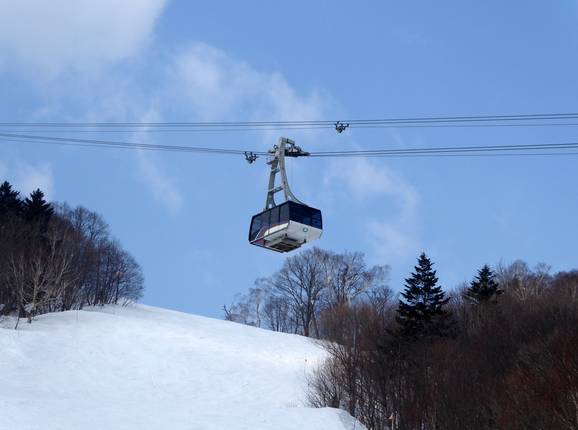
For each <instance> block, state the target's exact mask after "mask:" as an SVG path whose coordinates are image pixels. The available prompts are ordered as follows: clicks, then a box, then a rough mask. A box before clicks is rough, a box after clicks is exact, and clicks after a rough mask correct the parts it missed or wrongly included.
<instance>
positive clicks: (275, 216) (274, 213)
mask: <svg viewBox="0 0 578 430" xmlns="http://www.w3.org/2000/svg"><path fill="white" fill-rule="evenodd" d="M270 212H271V218H270V219H269V225H277V224H279V206H275V207H274V208H273V209H271V211H270Z"/></svg>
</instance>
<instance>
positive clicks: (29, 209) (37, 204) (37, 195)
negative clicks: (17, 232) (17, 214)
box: [23, 189, 54, 222]
mask: <svg viewBox="0 0 578 430" xmlns="http://www.w3.org/2000/svg"><path fill="white" fill-rule="evenodd" d="M23 212H24V218H25V219H26V220H27V221H44V222H48V221H49V220H50V218H51V217H52V214H53V213H54V209H52V205H51V204H50V203H48V202H47V201H46V200H44V193H43V192H42V191H40V190H39V189H37V190H36V191H33V192H32V193H31V194H30V197H27V198H26V199H25V200H24V204H23Z"/></svg>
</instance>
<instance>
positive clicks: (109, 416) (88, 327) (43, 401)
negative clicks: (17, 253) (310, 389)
mask: <svg viewBox="0 0 578 430" xmlns="http://www.w3.org/2000/svg"><path fill="white" fill-rule="evenodd" d="M9 324H11V322H10V321H6V320H5V321H4V322H3V325H4V326H5V327H8V326H9ZM20 327H21V328H19V329H18V330H17V331H15V330H12V329H10V328H4V329H0V411H2V424H1V427H2V428H18V429H21V430H23V429H105V428H111V429H112V428H114V429H119V430H120V429H126V430H129V429H130V430H133V429H134V430H137V429H162V428H172V429H300V430H307V429H316V430H319V429H351V428H353V427H354V425H353V424H354V423H353V419H352V418H351V417H350V416H349V415H347V414H346V413H344V412H343V411H338V410H335V409H313V408H308V407H307V406H306V396H305V391H306V386H307V382H306V374H307V373H308V372H310V371H311V370H312V369H314V368H315V367H316V366H317V365H318V363H319V362H320V361H321V360H322V359H323V357H324V352H323V351H322V350H321V349H320V348H319V347H318V346H317V345H315V344H314V343H313V342H312V341H310V340H309V339H307V338H303V337H300V336H294V335H287V334H282V333H274V332H269V331H266V330H261V329H257V328H253V327H247V326H243V325H239V324H235V323H230V322H226V321H220V320H215V319H210V318H204V317H199V316H194V315H188V314H184V313H179V312H174V311H168V310H163V309H158V308H153V307H148V306H142V305H138V306H131V307H127V308H120V307H115V306H109V307H105V308H99V309H95V310H85V311H78V312H77V311H69V312H63V313H56V314H47V315H43V316H40V317H38V319H37V320H36V321H34V322H33V324H31V325H28V324H25V323H24V324H21V325H20ZM356 428H358V429H359V428H360V426H359V424H358V425H357V426H356Z"/></svg>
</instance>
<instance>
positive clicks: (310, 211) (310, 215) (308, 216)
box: [290, 202, 323, 229]
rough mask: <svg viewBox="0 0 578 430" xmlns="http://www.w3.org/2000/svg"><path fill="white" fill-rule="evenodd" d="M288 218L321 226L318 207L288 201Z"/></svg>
mask: <svg viewBox="0 0 578 430" xmlns="http://www.w3.org/2000/svg"><path fill="white" fill-rule="evenodd" d="M290 218H291V220H292V221H295V222H298V223H301V224H305V225H310V226H312V227H315V228H319V229H322V228H323V224H322V221H321V211H320V210H319V209H314V208H310V207H309V206H305V205H300V204H298V203H294V202H290Z"/></svg>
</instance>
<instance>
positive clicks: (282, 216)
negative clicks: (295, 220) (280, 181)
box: [279, 203, 289, 222]
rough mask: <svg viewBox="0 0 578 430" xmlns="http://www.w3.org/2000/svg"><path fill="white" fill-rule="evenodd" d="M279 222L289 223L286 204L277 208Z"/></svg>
mask: <svg viewBox="0 0 578 430" xmlns="http://www.w3.org/2000/svg"><path fill="white" fill-rule="evenodd" d="M279 211H280V214H279V222H287V221H289V205H288V204H287V203H285V204H282V205H281V206H279Z"/></svg>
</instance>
